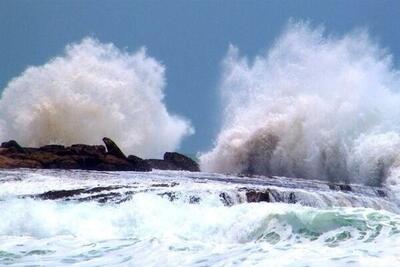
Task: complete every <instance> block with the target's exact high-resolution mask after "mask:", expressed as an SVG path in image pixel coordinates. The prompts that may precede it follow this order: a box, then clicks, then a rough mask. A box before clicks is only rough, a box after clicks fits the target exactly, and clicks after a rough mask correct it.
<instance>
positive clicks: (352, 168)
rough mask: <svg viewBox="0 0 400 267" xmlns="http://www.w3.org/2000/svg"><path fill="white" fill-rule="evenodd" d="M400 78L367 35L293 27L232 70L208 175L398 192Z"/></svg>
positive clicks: (226, 77) (207, 158) (227, 71)
mask: <svg viewBox="0 0 400 267" xmlns="http://www.w3.org/2000/svg"><path fill="white" fill-rule="evenodd" d="M399 88H400V73H399V71H398V70H397V69H395V68H394V66H393V63H392V58H391V55H390V54H389V53H388V52H387V51H386V50H385V49H383V48H381V47H380V46H379V45H378V44H376V43H375V42H373V41H372V40H371V38H370V37H369V36H368V34H367V32H366V31H354V32H351V33H348V34H346V35H343V36H330V35H327V34H325V33H324V29H323V28H312V27H310V25H308V24H307V23H290V24H289V26H288V27H287V29H286V31H285V32H284V33H283V34H282V35H281V37H280V38H278V39H277V40H276V42H275V43H274V45H273V46H272V47H271V48H270V49H269V50H268V51H267V52H266V53H263V54H260V55H258V56H257V57H255V58H254V59H249V58H247V57H246V56H241V55H240V52H239V49H238V48H236V47H234V46H231V47H230V49H229V51H228V54H227V56H226V58H225V59H224V61H223V77H222V82H221V87H220V90H221V95H222V103H223V108H224V111H223V113H224V115H223V120H224V121H223V126H222V129H221V131H220V133H219V135H218V137H217V139H216V142H215V146H214V148H213V149H212V150H211V151H209V152H207V153H205V154H203V155H202V156H201V166H202V169H203V170H205V171H211V172H225V173H240V172H245V173H253V174H264V175H279V176H289V177H303V178H312V179H323V180H333V181H345V182H353V183H364V184H370V185H371V184H372V185H377V184H381V183H382V182H390V183H392V184H396V183H397V181H398V176H399V173H400V172H399V171H398V169H397V168H398V166H399V165H400V157H399V152H400V135H399V133H400V129H399V126H400V121H399V120H400V114H399V113H400V95H399V91H398V89H399Z"/></svg>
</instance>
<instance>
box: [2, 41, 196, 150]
mask: <svg viewBox="0 0 400 267" xmlns="http://www.w3.org/2000/svg"><path fill="white" fill-rule="evenodd" d="M164 87H165V74H164V66H163V65H161V64H160V63H159V62H157V61H156V60H155V59H154V58H151V57H149V56H147V55H146V52H145V50H144V49H140V50H139V51H137V52H135V53H128V52H126V51H121V50H119V49H118V48H116V47H115V46H114V45H113V44H102V43H100V42H99V41H97V40H95V39H92V38H85V39H83V40H82V41H81V42H80V43H75V44H70V45H68V46H67V47H66V50H65V54H64V55H62V56H59V57H56V58H53V59H51V60H50V61H49V62H48V63H46V64H44V65H42V66H35V67H29V68H28V69H26V70H25V71H24V72H23V73H22V74H21V75H20V76H19V77H16V78H14V79H13V80H12V81H11V82H10V83H9V84H8V85H7V87H6V88H5V89H4V91H3V94H2V97H1V99H0V114H1V115H0V140H6V139H16V140H18V141H19V142H20V143H21V144H23V145H27V146H41V145H46V144H51V143H61V144H65V145H71V144H73V143H87V144H97V143H99V142H100V141H101V138H102V137H104V136H109V137H111V138H113V139H115V141H116V142H117V143H119V144H120V146H121V147H122V148H123V149H124V150H125V151H126V152H129V153H135V154H137V155H140V156H143V157H156V156H160V155H162V153H163V152H165V151H170V150H175V149H176V148H177V147H178V146H179V143H180V141H181V140H182V138H183V137H184V136H186V135H188V134H191V133H192V132H193V129H192V128H191V126H190V123H189V122H188V121H186V120H184V119H182V118H180V117H177V116H175V115H171V114H170V113H169V112H168V111H167V109H166V106H165V104H164V102H163V97H164V95H163V89H164Z"/></svg>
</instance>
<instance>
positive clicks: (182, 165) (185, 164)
mask: <svg viewBox="0 0 400 267" xmlns="http://www.w3.org/2000/svg"><path fill="white" fill-rule="evenodd" d="M164 161H167V162H170V163H172V164H173V165H175V166H176V168H177V169H178V170H185V171H191V172H199V171H200V168H199V164H197V162H195V161H194V160H192V159H191V158H189V157H186V156H185V155H182V154H179V153H177V152H166V153H165V154H164Z"/></svg>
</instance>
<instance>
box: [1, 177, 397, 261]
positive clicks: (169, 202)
mask: <svg viewBox="0 0 400 267" xmlns="http://www.w3.org/2000/svg"><path fill="white" fill-rule="evenodd" d="M246 190H247V191H246ZM252 190H254V191H257V190H258V191H262V190H269V192H273V194H271V196H272V195H273V197H271V199H270V201H271V202H259V203H249V202H247V198H246V192H249V191H252ZM46 192H47V193H46ZM49 192H52V193H49ZM382 192H385V193H384V194H383V193H382ZM290 193H292V196H293V195H294V196H295V199H296V201H293V197H291V198H287V197H286V196H288V195H290ZM391 197H392V196H391V193H390V190H388V189H379V188H371V187H365V186H356V185H354V186H352V187H351V190H349V189H348V188H347V189H346V190H334V189H332V186H331V187H329V186H328V184H326V183H324V182H320V181H309V180H296V179H288V178H283V177H271V178H263V177H254V178H246V177H235V176H225V175H217V174H211V173H188V172H172V171H153V172H150V173H134V172H113V173H107V172H87V171H62V170H51V171H50V170H2V171H0V265H2V266H146V267H147V266H296V267H297V266H399V264H400V250H399V247H400V216H399V215H398V209H397V205H395V204H394V202H393V200H392V199H391ZM290 199H291V200H290ZM288 202H292V203H288Z"/></svg>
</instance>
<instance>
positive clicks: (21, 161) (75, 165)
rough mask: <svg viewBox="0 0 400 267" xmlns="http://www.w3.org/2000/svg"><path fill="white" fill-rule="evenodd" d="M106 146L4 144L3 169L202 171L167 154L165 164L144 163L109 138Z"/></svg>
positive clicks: (1, 152)
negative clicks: (22, 145) (127, 153)
mask: <svg viewBox="0 0 400 267" xmlns="http://www.w3.org/2000/svg"><path fill="white" fill-rule="evenodd" d="M103 141H104V143H105V145H106V147H107V151H106V148H105V147H104V146H103V145H85V144H75V145H72V146H70V147H66V146H63V145H56V144H52V145H45V146H42V147H39V148H31V147H25V148H23V147H21V146H20V145H19V144H18V143H17V142H16V141H14V140H11V141H8V142H4V143H2V145H1V147H0V156H1V158H0V168H45V169H83V170H103V171H151V170H152V168H155V169H162V170H188V171H199V167H198V165H197V163H196V162H195V161H193V160H191V159H190V158H188V157H186V156H184V155H181V154H179V153H172V152H167V153H165V155H164V159H163V160H153V159H150V160H143V159H141V158H139V157H137V156H134V155H130V156H129V157H128V158H127V157H126V156H125V155H124V153H123V152H122V151H121V150H120V149H119V147H118V146H117V145H116V144H115V143H114V142H113V141H112V140H111V139H110V138H107V137H104V138H103Z"/></svg>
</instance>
